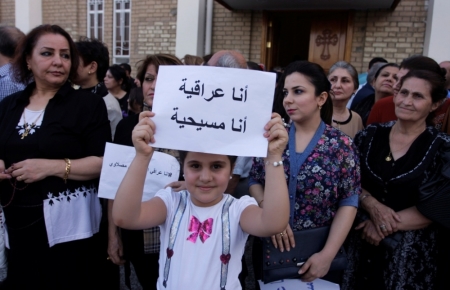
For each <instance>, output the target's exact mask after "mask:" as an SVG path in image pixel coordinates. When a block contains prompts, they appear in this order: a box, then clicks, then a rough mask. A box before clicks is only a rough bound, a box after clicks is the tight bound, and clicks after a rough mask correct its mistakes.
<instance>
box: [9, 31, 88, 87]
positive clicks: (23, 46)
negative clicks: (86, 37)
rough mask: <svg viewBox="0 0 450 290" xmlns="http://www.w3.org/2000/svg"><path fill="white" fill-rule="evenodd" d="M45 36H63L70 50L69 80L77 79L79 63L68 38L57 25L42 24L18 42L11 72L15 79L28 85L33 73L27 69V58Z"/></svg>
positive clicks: (75, 49)
mask: <svg viewBox="0 0 450 290" xmlns="http://www.w3.org/2000/svg"><path fill="white" fill-rule="evenodd" d="M45 34H59V35H61V36H63V37H64V38H65V39H66V40H67V43H68V44H69V49H70V62H71V66H70V71H69V78H68V79H69V80H74V79H76V77H77V69H78V64H79V62H80V60H79V58H78V51H77V48H76V46H75V44H74V42H73V40H72V38H71V37H70V35H69V33H67V32H66V31H65V30H64V29H62V28H61V27H60V26H58V25H50V24H43V25H39V26H37V27H35V28H33V30H31V31H30V32H29V33H28V34H27V35H25V37H24V38H23V39H22V40H21V41H20V42H19V45H18V46H17V48H16V54H15V55H16V56H15V58H14V61H13V64H12V65H13V71H14V77H15V79H16V80H17V81H18V82H20V83H24V84H28V83H29V82H30V81H31V80H32V79H33V72H32V71H31V70H29V69H28V64H27V58H28V57H30V56H31V55H32V53H33V49H34V47H35V46H36V43H37V42H38V41H39V39H40V38H41V37H42V36H43V35H45Z"/></svg>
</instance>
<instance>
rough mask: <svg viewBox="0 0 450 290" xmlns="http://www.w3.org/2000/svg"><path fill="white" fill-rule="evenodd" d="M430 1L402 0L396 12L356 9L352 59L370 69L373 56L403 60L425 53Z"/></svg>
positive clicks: (361, 66) (398, 61) (396, 60)
mask: <svg viewBox="0 0 450 290" xmlns="http://www.w3.org/2000/svg"><path fill="white" fill-rule="evenodd" d="M427 8H428V1H427V0H402V1H400V3H399V4H398V6H397V7H396V9H395V10H394V11H367V12H356V13H355V20H354V32H353V44H352V55H351V62H352V64H353V65H355V67H356V69H358V71H360V72H362V71H366V70H367V68H368V65H369V61H370V60H371V59H372V58H373V57H377V56H380V57H384V58H386V59H387V60H388V61H390V62H396V63H400V62H401V61H402V60H403V59H404V58H406V57H409V56H411V55H414V54H422V53H423V44H424V40H425V29H426V20H427Z"/></svg>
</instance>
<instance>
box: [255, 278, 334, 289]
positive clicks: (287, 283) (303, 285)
mask: <svg viewBox="0 0 450 290" xmlns="http://www.w3.org/2000/svg"><path fill="white" fill-rule="evenodd" d="M258 283H259V286H260V288H261V290H290V289H295V290H339V289H340V287H339V285H338V284H334V283H331V282H329V281H325V280H322V279H316V280H314V281H312V282H302V281H301V280H300V279H285V280H280V281H275V282H272V283H267V284H264V283H263V282H261V280H258Z"/></svg>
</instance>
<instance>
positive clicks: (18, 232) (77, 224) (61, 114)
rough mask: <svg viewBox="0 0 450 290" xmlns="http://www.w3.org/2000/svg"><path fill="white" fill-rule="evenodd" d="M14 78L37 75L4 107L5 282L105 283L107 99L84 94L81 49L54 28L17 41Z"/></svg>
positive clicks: (0, 168)
mask: <svg viewBox="0 0 450 290" xmlns="http://www.w3.org/2000/svg"><path fill="white" fill-rule="evenodd" d="M17 49H18V51H19V53H17V58H16V59H15V61H14V63H13V67H14V71H15V73H16V75H17V78H18V79H20V80H21V82H23V83H29V81H30V80H32V79H33V80H34V81H33V82H31V83H30V84H29V85H28V86H27V87H26V88H25V90H24V91H21V92H18V93H15V94H13V95H10V96H8V97H6V98H5V99H3V101H2V102H1V105H0V181H1V182H0V198H1V205H2V206H3V209H4V212H5V217H6V225H7V228H8V235H9V245H10V251H9V257H8V259H9V269H8V277H7V279H6V281H5V288H6V289H92V288H96V287H99V283H100V282H99V281H98V280H99V279H100V278H101V277H102V276H101V275H100V273H101V271H102V265H104V263H102V261H103V259H104V251H105V250H106V249H105V248H102V247H101V243H100V242H99V241H98V238H99V237H98V234H97V232H98V231H99V225H100V218H101V214H102V212H101V206H100V202H99V198H98V195H97V184H98V177H99V176H100V170H101V166H102V156H103V153H104V148H105V143H106V142H107V141H110V139H111V130H110V127H109V122H108V118H107V113H106V107H105V103H104V102H103V100H102V99H101V98H98V97H96V96H95V95H93V94H92V93H90V92H86V91H77V90H74V89H73V88H72V87H71V84H70V82H69V81H68V80H71V79H74V78H75V77H76V72H77V67H78V60H79V59H78V55H77V51H76V47H75V45H74V43H73V41H72V39H71V37H70V35H69V34H68V33H67V32H66V31H64V30H63V29H62V28H61V27H59V26H57V25H41V26H38V27H36V28H34V29H33V30H32V31H31V32H30V33H28V35H27V36H26V37H25V39H24V41H23V42H22V43H21V44H20V46H19V47H18V48H17Z"/></svg>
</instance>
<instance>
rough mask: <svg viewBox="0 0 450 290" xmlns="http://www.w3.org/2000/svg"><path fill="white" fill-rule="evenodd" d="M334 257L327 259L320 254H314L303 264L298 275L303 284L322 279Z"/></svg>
mask: <svg viewBox="0 0 450 290" xmlns="http://www.w3.org/2000/svg"><path fill="white" fill-rule="evenodd" d="M333 259H334V257H328V256H326V255H325V254H324V253H322V252H318V253H315V254H314V255H312V256H311V257H309V259H308V260H307V261H306V262H305V264H303V266H302V267H301V268H300V271H298V273H299V274H300V275H302V277H301V278H300V279H301V280H302V281H303V282H312V281H314V280H315V279H317V278H322V277H323V276H325V275H326V274H327V273H328V271H329V270H330V266H331V262H333Z"/></svg>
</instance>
